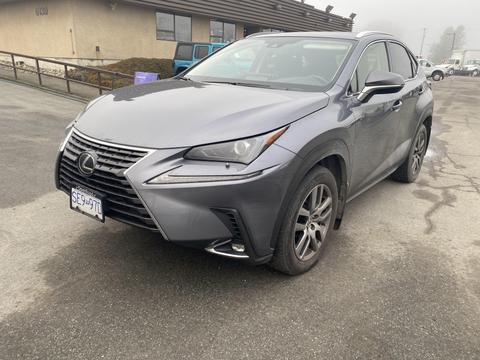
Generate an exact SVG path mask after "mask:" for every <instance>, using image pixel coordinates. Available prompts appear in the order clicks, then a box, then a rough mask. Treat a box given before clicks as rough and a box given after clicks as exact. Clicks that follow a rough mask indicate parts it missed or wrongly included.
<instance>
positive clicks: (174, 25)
mask: <svg viewBox="0 0 480 360" xmlns="http://www.w3.org/2000/svg"><path fill="white" fill-rule="evenodd" d="M159 13H160V14H165V15H171V16H173V31H170V30H163V29H159V28H158V19H157V14H159ZM177 16H181V17H184V18H188V19H190V34H189V35H190V38H189V39H188V40H179V39H177V31H176V30H177V19H176V18H177ZM158 31H163V32H168V33H171V34H173V39H164V38H161V37H159V36H158ZM155 37H156V39H157V40H162V41H178V42H191V41H192V37H193V26H192V16H191V15H186V14H178V13H173V12H168V11H162V10H156V11H155Z"/></svg>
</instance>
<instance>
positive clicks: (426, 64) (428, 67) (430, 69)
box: [418, 59, 447, 81]
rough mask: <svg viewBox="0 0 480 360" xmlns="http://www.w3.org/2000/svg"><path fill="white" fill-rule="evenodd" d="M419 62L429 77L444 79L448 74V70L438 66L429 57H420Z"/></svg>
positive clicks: (436, 79) (435, 79) (438, 79)
mask: <svg viewBox="0 0 480 360" xmlns="http://www.w3.org/2000/svg"><path fill="white" fill-rule="evenodd" d="M418 63H419V64H420V66H421V67H422V69H423V72H424V73H425V76H426V77H427V78H432V79H433V80H434V81H440V80H443V79H444V78H445V77H446V76H447V73H446V70H445V69H444V68H442V67H440V66H436V65H435V64H434V63H432V62H431V61H429V60H427V59H418Z"/></svg>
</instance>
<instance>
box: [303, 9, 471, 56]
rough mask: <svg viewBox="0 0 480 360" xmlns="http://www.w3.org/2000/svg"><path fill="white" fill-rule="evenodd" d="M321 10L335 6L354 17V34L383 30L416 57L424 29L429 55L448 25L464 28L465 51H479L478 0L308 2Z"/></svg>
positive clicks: (339, 10) (345, 14) (341, 11)
mask: <svg viewBox="0 0 480 360" xmlns="http://www.w3.org/2000/svg"><path fill="white" fill-rule="evenodd" d="M306 2H307V3H309V4H311V5H314V6H315V7H317V8H320V9H324V8H325V7H326V6H327V5H332V6H334V9H333V11H332V12H333V13H335V14H338V15H342V16H345V17H348V16H350V14H351V13H352V12H354V13H356V14H357V17H356V18H355V20H354V31H363V30H382V31H386V32H389V33H392V34H394V35H396V36H398V37H399V38H400V39H401V40H403V41H404V42H405V43H407V45H408V46H409V47H410V48H411V50H412V51H413V52H414V53H416V54H418V53H419V52H420V47H421V42H422V37H423V29H424V28H426V37H425V45H424V51H423V54H425V55H429V53H430V47H431V45H432V44H433V43H434V42H436V41H437V40H438V38H439V37H440V35H441V34H442V32H443V30H444V29H445V28H446V27H448V26H453V27H456V26H458V25H464V26H465V28H466V36H467V44H466V46H465V47H466V48H473V49H480V21H479V20H480V1H479V0H455V1H444V0H420V1H418V0H356V1H355V0H307V1H306Z"/></svg>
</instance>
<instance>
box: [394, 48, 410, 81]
mask: <svg viewBox="0 0 480 360" xmlns="http://www.w3.org/2000/svg"><path fill="white" fill-rule="evenodd" d="M390 58H391V61H392V72H394V73H397V74H400V75H402V76H403V77H404V78H405V79H410V78H412V77H413V73H412V63H411V61H410V55H409V54H408V52H407V50H405V48H404V47H403V46H401V45H398V44H395V43H390Z"/></svg>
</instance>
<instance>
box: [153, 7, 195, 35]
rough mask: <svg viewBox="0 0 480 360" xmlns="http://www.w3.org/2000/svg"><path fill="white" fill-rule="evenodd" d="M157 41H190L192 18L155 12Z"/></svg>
mask: <svg viewBox="0 0 480 360" xmlns="http://www.w3.org/2000/svg"><path fill="white" fill-rule="evenodd" d="M157 40H175V41H192V18H191V17H189V16H182V15H174V14H167V13H162V12H157Z"/></svg>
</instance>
